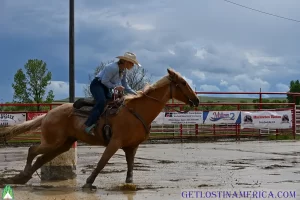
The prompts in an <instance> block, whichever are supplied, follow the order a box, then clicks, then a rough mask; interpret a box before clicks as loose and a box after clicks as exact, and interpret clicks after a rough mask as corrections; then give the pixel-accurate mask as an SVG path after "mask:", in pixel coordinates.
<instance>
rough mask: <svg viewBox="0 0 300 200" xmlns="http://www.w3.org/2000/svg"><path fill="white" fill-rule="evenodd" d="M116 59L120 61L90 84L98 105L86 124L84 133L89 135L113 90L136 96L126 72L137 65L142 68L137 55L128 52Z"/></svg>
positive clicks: (106, 67)
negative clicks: (128, 81)
mask: <svg viewBox="0 0 300 200" xmlns="http://www.w3.org/2000/svg"><path fill="white" fill-rule="evenodd" d="M116 58H119V61H117V62H112V63H110V64H108V65H106V66H105V67H104V68H103V70H102V71H100V72H99V73H98V74H97V75H96V77H95V78H94V79H93V81H92V82H91V84H90V91H91V93H92V95H93V97H94V99H95V101H96V104H95V106H94V107H93V109H92V111H91V114H90V116H89V118H88V119H87V120H86V122H85V123H84V125H85V127H84V131H85V132H86V133H88V134H89V133H90V131H91V130H92V129H93V128H94V127H95V125H96V122H97V120H98V118H99V117H100V115H101V114H102V112H103V111H104V106H105V103H106V100H107V99H109V98H110V91H111V90H112V89H116V90H118V91H120V92H121V91H124V90H125V91H126V92H128V93H130V94H136V92H135V91H134V90H133V89H131V87H130V86H129V85H128V83H127V80H126V75H127V72H126V70H131V69H132V68H133V66H134V65H135V64H136V65H137V66H139V67H140V66H141V65H140V63H139V62H138V61H137V59H136V55H135V54H134V53H131V52H126V53H125V54H124V56H117V57H116Z"/></svg>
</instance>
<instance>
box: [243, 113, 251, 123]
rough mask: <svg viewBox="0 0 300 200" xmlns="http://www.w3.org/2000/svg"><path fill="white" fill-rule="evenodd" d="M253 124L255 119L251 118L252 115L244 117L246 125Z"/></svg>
mask: <svg viewBox="0 0 300 200" xmlns="http://www.w3.org/2000/svg"><path fill="white" fill-rule="evenodd" d="M252 122H253V119H252V116H251V115H246V116H245V117H244V123H245V124H252Z"/></svg>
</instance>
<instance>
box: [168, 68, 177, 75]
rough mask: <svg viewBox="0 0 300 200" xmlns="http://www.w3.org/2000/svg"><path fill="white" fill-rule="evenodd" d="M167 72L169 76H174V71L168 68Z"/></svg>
mask: <svg viewBox="0 0 300 200" xmlns="http://www.w3.org/2000/svg"><path fill="white" fill-rule="evenodd" d="M167 71H168V73H169V75H170V76H174V75H175V73H174V71H173V70H172V69H171V68H168V69H167Z"/></svg>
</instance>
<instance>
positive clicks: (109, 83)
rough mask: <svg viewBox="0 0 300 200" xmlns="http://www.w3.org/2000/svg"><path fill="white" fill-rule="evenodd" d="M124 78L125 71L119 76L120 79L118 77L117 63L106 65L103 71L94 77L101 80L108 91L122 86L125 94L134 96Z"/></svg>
mask: <svg viewBox="0 0 300 200" xmlns="http://www.w3.org/2000/svg"><path fill="white" fill-rule="evenodd" d="M126 76H127V71H126V69H125V70H124V72H123V73H122V74H121V77H120V76H119V66H118V63H117V62H113V63H110V64H108V65H106V66H105V67H104V68H103V70H102V71H100V72H99V73H98V74H97V75H96V77H97V78H98V79H99V80H101V82H102V84H103V85H105V86H106V87H108V88H109V89H113V88H115V87H117V86H120V85H122V86H123V87H124V88H125V92H128V93H130V94H136V92H135V91H134V90H133V89H132V88H131V87H130V86H129V85H128V83H127V79H126Z"/></svg>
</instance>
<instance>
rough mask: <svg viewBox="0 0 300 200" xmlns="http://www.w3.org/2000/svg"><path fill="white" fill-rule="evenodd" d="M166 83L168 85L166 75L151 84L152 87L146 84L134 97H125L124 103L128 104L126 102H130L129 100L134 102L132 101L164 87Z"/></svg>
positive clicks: (129, 95) (128, 95)
mask: <svg viewBox="0 0 300 200" xmlns="http://www.w3.org/2000/svg"><path fill="white" fill-rule="evenodd" d="M168 83H170V81H169V79H168V75H166V76H164V77H163V78H161V79H160V80H158V81H157V82H155V83H153V84H152V85H150V84H146V85H145V87H144V88H143V89H142V91H137V94H136V95H134V94H127V95H125V96H124V98H125V103H128V102H130V101H131V100H134V99H139V98H141V97H143V96H144V95H145V94H148V93H149V92H151V91H154V90H156V89H159V88H162V87H164V86H165V85H167V84H168Z"/></svg>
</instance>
